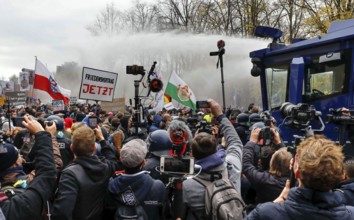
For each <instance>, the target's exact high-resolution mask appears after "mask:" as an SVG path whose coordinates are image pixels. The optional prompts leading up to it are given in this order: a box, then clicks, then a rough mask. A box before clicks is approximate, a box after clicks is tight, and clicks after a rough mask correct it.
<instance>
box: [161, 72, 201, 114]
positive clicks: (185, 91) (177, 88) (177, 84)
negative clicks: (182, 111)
mask: <svg viewBox="0 0 354 220" xmlns="http://www.w3.org/2000/svg"><path fill="white" fill-rule="evenodd" d="M165 94H167V95H168V96H170V97H171V98H172V99H174V100H176V102H179V103H181V104H182V105H185V106H188V107H190V108H192V109H194V110H195V109H196V104H195V103H196V101H197V100H196V98H195V95H194V93H193V91H192V90H191V89H190V88H189V86H188V85H187V83H185V82H184V81H183V80H182V79H181V78H180V77H179V76H178V75H177V74H176V73H174V72H173V73H172V74H171V76H170V80H169V81H168V84H167V86H166V90H165Z"/></svg>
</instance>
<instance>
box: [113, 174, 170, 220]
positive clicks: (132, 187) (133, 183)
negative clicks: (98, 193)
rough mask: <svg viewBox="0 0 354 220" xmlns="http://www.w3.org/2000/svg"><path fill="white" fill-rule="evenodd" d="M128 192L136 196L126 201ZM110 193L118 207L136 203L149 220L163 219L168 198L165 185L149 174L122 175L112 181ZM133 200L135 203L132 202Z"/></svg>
mask: <svg viewBox="0 0 354 220" xmlns="http://www.w3.org/2000/svg"><path fill="white" fill-rule="evenodd" d="M128 191H132V192H133V194H134V196H133V197H131V196H130V197H129V198H128V199H125V195H127V192H128ZM108 192H109V194H110V196H111V197H113V200H114V201H115V203H116V205H117V206H119V205H121V204H124V205H129V204H128V202H135V203H137V204H139V205H141V206H142V207H143V208H144V210H145V212H146V214H147V216H148V219H154V220H155V219H156V220H158V219H162V210H163V207H164V203H165V198H166V189H165V185H164V184H163V183H162V182H161V181H160V180H154V179H153V178H151V177H150V175H149V173H148V172H146V171H141V172H139V173H136V174H120V175H118V176H117V177H116V178H114V179H112V180H111V181H110V183H109V187H108ZM129 195H131V194H129ZM132 198H134V199H135V201H132Z"/></svg>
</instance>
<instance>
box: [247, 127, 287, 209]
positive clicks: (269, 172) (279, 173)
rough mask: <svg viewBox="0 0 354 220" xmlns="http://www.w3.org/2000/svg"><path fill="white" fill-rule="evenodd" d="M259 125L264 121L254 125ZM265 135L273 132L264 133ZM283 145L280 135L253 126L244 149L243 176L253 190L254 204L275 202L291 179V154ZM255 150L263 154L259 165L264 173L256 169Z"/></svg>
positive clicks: (269, 129) (267, 128)
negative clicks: (254, 193) (255, 193)
mask: <svg viewBox="0 0 354 220" xmlns="http://www.w3.org/2000/svg"><path fill="white" fill-rule="evenodd" d="M258 124H263V122H257V123H256V124H254V125H258ZM266 132H272V133H271V134H264V133H266ZM265 138H270V140H264V139H265ZM269 142H270V143H269ZM270 145H273V146H270ZM282 146H283V144H282V143H281V139H280V135H279V132H277V131H276V130H275V129H274V128H269V127H266V126H264V124H263V127H262V128H259V127H255V128H254V129H253V130H252V131H251V136H250V140H249V141H248V142H247V143H246V145H245V146H244V148H243V169H242V173H243V174H244V175H245V176H246V177H247V180H248V181H250V183H251V185H252V186H253V188H254V189H255V190H256V192H257V198H256V202H257V203H263V202H269V201H273V200H274V199H276V198H277V197H278V195H279V194H280V193H281V191H282V190H283V188H284V186H285V182H286V180H287V179H288V178H289V177H290V170H289V165H290V160H291V158H292V155H291V153H289V152H287V150H286V148H284V147H283V148H281V147H282ZM258 151H260V152H261V154H262V156H261V164H262V167H263V168H265V169H264V170H260V169H258V158H259V155H257V152H258ZM263 155H264V156H263ZM265 155H266V156H265ZM268 167H269V169H268Z"/></svg>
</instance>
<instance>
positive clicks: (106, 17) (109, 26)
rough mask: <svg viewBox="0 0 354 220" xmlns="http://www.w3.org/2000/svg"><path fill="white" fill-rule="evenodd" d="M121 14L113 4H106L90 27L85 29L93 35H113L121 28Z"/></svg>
mask: <svg viewBox="0 0 354 220" xmlns="http://www.w3.org/2000/svg"><path fill="white" fill-rule="evenodd" d="M123 24H124V23H123V18H122V12H121V11H119V10H118V9H116V8H115V6H114V4H113V3H111V4H107V5H106V8H105V9H104V10H102V11H101V12H100V13H99V14H98V15H97V16H96V20H95V22H94V23H93V24H92V25H89V26H87V27H86V29H87V30H88V31H90V32H91V34H93V35H96V36H97V35H101V34H107V35H114V34H116V33H118V32H119V31H120V30H121V29H122V27H123Z"/></svg>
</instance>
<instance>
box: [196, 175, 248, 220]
mask: <svg viewBox="0 0 354 220" xmlns="http://www.w3.org/2000/svg"><path fill="white" fill-rule="evenodd" d="M211 177H212V179H211V180H210V181H208V180H204V179H201V178H199V177H195V178H194V180H196V181H197V182H198V183H200V184H201V185H203V186H204V187H205V211H206V213H205V214H206V218H207V219H212V220H221V219H223V220H224V219H228V220H231V219H244V218H245V217H246V211H245V207H246V204H245V203H244V202H243V200H242V197H241V195H240V194H239V193H238V192H237V191H236V189H235V187H234V186H233V185H232V184H231V182H230V180H229V178H228V172H227V168H225V170H224V171H223V172H222V174H220V173H213V174H212V175H211Z"/></svg>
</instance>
